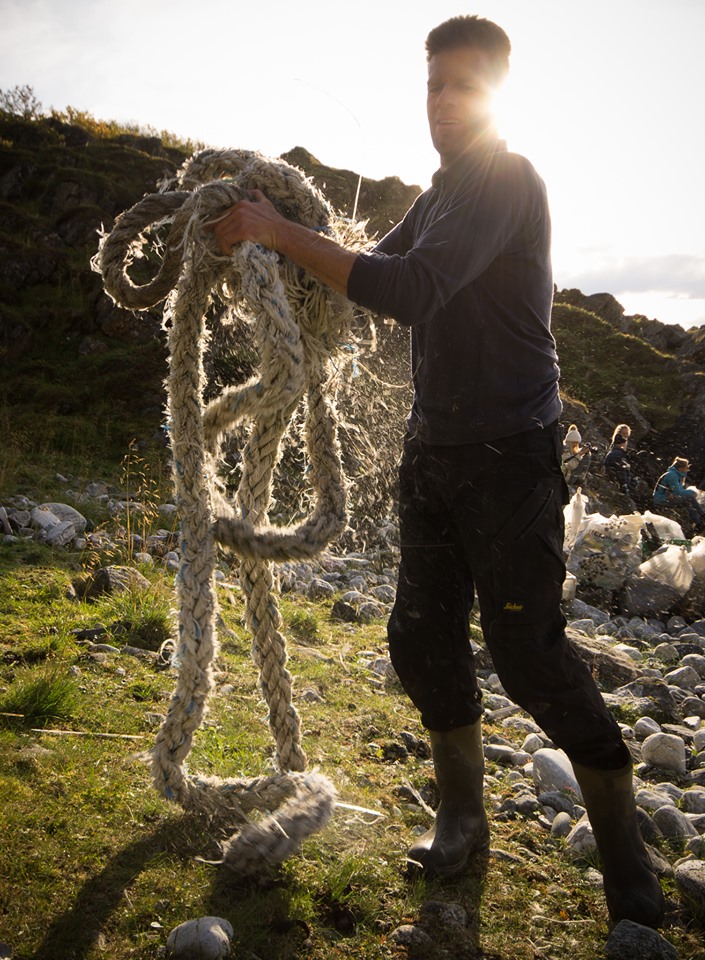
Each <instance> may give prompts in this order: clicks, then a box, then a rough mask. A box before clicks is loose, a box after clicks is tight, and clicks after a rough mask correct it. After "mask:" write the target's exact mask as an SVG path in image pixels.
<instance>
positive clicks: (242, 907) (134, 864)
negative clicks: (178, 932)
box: [18, 814, 490, 960]
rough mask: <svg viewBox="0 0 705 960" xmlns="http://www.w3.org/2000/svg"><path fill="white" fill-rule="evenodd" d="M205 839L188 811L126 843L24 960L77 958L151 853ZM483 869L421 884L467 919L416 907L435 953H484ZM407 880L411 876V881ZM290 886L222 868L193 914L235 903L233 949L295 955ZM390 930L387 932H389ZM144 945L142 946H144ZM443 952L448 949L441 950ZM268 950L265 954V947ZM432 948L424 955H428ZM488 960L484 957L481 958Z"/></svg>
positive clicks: (468, 958)
mask: <svg viewBox="0 0 705 960" xmlns="http://www.w3.org/2000/svg"><path fill="white" fill-rule="evenodd" d="M213 842H214V841H213V837H212V835H211V834H210V833H209V830H208V827H207V825H206V824H205V823H204V821H203V820H201V819H200V818H198V817H197V816H194V815H193V814H184V815H182V816H179V817H176V818H171V819H169V820H168V821H167V822H165V823H163V824H162V825H161V826H160V827H159V828H158V829H156V830H154V831H153V832H152V833H150V834H149V836H145V837H142V838H140V839H139V840H136V841H135V842H133V843H130V844H128V845H127V846H125V847H123V848H122V849H121V850H119V851H117V852H116V853H115V855H114V856H113V857H112V858H111V859H110V860H109V861H108V862H107V863H106V865H105V866H104V868H103V869H102V870H101V871H100V872H99V873H97V874H95V875H94V876H92V877H90V878H89V879H88V880H87V881H86V882H85V883H84V885H83V886H82V887H81V889H80V890H79V891H78V893H77V895H76V897H75V899H74V901H73V903H72V904H71V905H69V906H68V908H67V909H66V910H65V912H64V913H63V914H61V915H60V916H59V917H57V918H56V919H55V920H54V922H53V923H52V924H51V926H50V927H49V929H48V930H47V932H46V934H45V935H44V938H43V940H42V942H41V943H40V945H39V947H38V948H37V950H36V952H35V953H33V954H31V955H30V954H19V955H18V958H19V957H22V956H24V957H26V958H27V960H29V957H30V956H31V960H85V958H87V957H88V956H89V955H91V956H92V955H94V953H95V951H96V949H100V938H101V935H102V934H103V933H104V932H105V931H106V930H108V929H109V928H110V927H111V923H110V920H111V917H112V915H113V914H114V913H115V912H116V910H118V909H119V908H120V907H121V906H123V905H124V898H125V895H126V891H128V890H129V888H130V886H132V885H133V884H134V883H135V879H136V878H137V877H138V876H139V875H140V873H142V872H143V871H144V870H146V869H148V868H149V866H150V864H152V863H153V862H154V860H155V858H158V857H159V856H161V855H164V854H168V855H171V856H177V857H179V858H180V859H184V860H186V859H190V858H193V857H195V856H204V855H205V854H204V851H207V850H209V849H210V850H211V851H212V853H211V855H212V856H213V857H214V858H217V856H218V854H217V852H216V851H215V850H213ZM486 871H487V859H486V857H483V858H477V859H476V860H475V861H474V862H473V865H472V867H471V868H470V870H469V871H468V873H466V874H465V875H463V877H461V878H459V879H457V880H454V881H423V882H424V890H423V898H422V899H423V901H424V902H427V901H442V902H449V901H454V902H457V903H460V904H462V906H463V908H464V909H465V911H466V913H467V916H468V925H467V927H452V926H450V927H449V926H448V925H447V924H443V923H442V922H438V923H436V917H435V914H434V912H433V910H431V911H428V910H423V909H422V911H421V916H420V917H419V918H416V919H417V922H418V921H420V922H421V923H422V925H423V927H424V928H425V929H426V930H427V931H428V932H429V933H430V935H431V937H432V939H433V940H434V942H435V944H436V945H437V947H438V948H439V949H440V950H442V951H444V953H443V954H439V956H440V955H443V956H446V957H447V956H452V957H453V958H454V960H455V958H457V960H475V958H480V957H484V956H485V955H484V954H483V953H482V950H481V947H480V901H481V899H482V891H483V888H484V883H485V876H486ZM412 882H413V881H412ZM289 893H290V891H289V890H288V884H287V882H286V880H285V879H284V878H283V877H282V876H281V874H279V873H278V872H277V871H274V872H273V874H272V875H271V876H269V877H268V878H267V879H263V880H262V881H257V882H248V881H241V880H239V879H238V878H236V877H235V875H234V874H233V873H231V872H230V871H229V870H228V869H225V868H221V869H219V870H216V871H214V873H213V877H212V879H211V881H210V891H206V895H205V898H204V903H203V907H204V908H205V909H204V910H203V911H202V913H200V914H199V915H205V913H209V914H210V915H215V916H221V917H226V918H228V917H231V916H232V913H233V906H234V904H235V903H237V914H238V920H237V927H238V934H239V936H238V941H239V946H242V941H243V940H244V941H247V940H251V943H250V944H248V946H252V947H257V948H259V949H264V951H265V955H266V956H276V957H277V958H278V960H285V958H293V957H295V956H298V955H300V950H301V948H302V946H303V945H304V941H306V940H308V938H309V934H310V933H311V931H310V930H309V928H308V926H307V924H306V923H305V922H304V921H303V920H301V919H297V918H296V917H295V916H292V912H293V913H295V912H296V909H295V908H294V909H293V911H292V904H291V902H290V897H289ZM321 919H322V920H323V926H324V927H325V928H326V930H325V931H324V930H323V929H319V930H318V931H316V932H317V933H318V934H319V935H321V934H323V935H324V937H325V939H328V940H334V941H335V940H342V941H346V940H347V942H348V943H350V938H351V937H353V936H354V934H355V926H356V924H355V918H354V917H353V916H351V917H347V916H345V915H343V913H341V914H340V916H338V915H337V914H335V911H333V910H332V911H331V912H330V915H327V916H325V918H324V917H321ZM389 932H391V930H390V931H389ZM163 935H164V931H159V932H158V933H157V932H156V931H155V940H154V948H155V949H156V948H157V947H158V946H159V945H160V943H161V938H162V937H163ZM145 949H149V948H148V947H145ZM449 949H450V953H449V952H448V951H449ZM272 950H273V951H274V952H271V951H272ZM434 956H435V953H430V954H429V955H428V960H433V957H434ZM487 960H490V958H487Z"/></svg>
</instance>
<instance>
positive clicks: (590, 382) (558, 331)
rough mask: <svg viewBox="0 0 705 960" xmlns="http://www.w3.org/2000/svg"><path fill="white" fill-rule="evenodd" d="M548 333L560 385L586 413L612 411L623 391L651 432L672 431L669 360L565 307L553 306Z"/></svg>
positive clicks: (675, 404)
mask: <svg viewBox="0 0 705 960" xmlns="http://www.w3.org/2000/svg"><path fill="white" fill-rule="evenodd" d="M552 329H553V333H554V336H555V338H556V343H557V346H558V356H559V362H560V367H561V381H562V385H563V386H564V387H565V389H566V392H567V393H568V395H569V396H570V397H571V398H572V399H575V400H576V401H578V402H579V403H581V404H583V405H585V406H586V407H587V408H588V409H592V410H594V409H602V408H607V409H609V408H610V407H614V408H615V410H618V409H619V407H620V404H622V402H623V397H624V394H625V392H627V393H632V394H634V396H636V397H638V398H639V402H640V404H641V406H642V408H643V412H644V416H645V417H646V418H647V419H648V420H649V421H650V422H651V423H652V425H653V427H654V429H656V430H664V429H666V428H667V427H669V426H672V424H673V423H674V422H675V420H676V419H677V417H678V415H679V414H680V413H681V403H680V398H681V389H680V388H677V387H676V386H675V383H676V374H675V371H674V365H673V358H672V357H669V356H668V355H667V354H664V353H660V352H659V351H658V350H656V349H654V348H653V347H651V346H649V344H647V343H646V342H645V341H643V340H640V339H639V338H638V337H633V336H630V335H628V334H624V333H620V332H619V331H618V330H616V329H615V328H614V327H613V326H612V325H611V324H609V323H608V322H607V321H606V320H602V319H601V318H600V317H598V316H596V315H595V314H594V313H590V312H588V311H587V310H582V309H580V308H579V307H574V306H570V305H569V304H565V303H556V304H555V305H554V307H553V314H552ZM616 358H619V359H618V360H617V359H616ZM616 419H617V420H619V419H620V415H619V413H617V414H616Z"/></svg>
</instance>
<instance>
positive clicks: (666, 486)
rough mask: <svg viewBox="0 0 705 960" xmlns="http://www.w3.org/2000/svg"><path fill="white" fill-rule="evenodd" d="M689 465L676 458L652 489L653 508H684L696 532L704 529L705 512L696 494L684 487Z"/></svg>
mask: <svg viewBox="0 0 705 960" xmlns="http://www.w3.org/2000/svg"><path fill="white" fill-rule="evenodd" d="M689 469H690V463H689V462H688V460H686V458H685V457H676V458H675V460H674V461H673V463H672V464H671V466H670V467H669V468H668V470H666V472H665V473H663V474H662V475H661V476H660V477H659V479H658V481H657V483H656V486H655V487H654V495H653V501H654V507H655V508H656V509H658V510H663V508H664V507H665V508H666V509H669V508H678V507H685V508H686V510H687V511H688V516H689V517H690V519H691V521H692V522H693V524H694V525H695V529H696V531H701V530H703V529H704V528H705V510H703V508H702V507H701V506H700V504H699V502H698V497H697V494H696V493H695V490H693V489H692V488H688V487H686V486H685V478H686V476H687V473H688V470H689Z"/></svg>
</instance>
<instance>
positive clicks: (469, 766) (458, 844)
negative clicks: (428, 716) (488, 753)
mask: <svg viewBox="0 0 705 960" xmlns="http://www.w3.org/2000/svg"><path fill="white" fill-rule="evenodd" d="M429 734H430V739H431V750H432V754H433V766H434V768H435V771H436V782H437V783H438V790H439V792H440V795H441V802H440V805H439V807H438V811H437V812H436V819H435V822H434V824H433V826H432V827H431V829H430V830H428V831H427V832H426V833H425V834H424V835H423V836H422V837H419V839H418V840H417V842H416V843H415V844H414V845H413V847H411V849H410V850H409V853H408V854H407V857H408V859H409V861H410V862H411V863H412V864H414V865H415V866H417V867H421V869H422V870H423V871H424V873H427V874H428V875H429V876H437V877H452V876H455V875H456V874H458V873H462V871H463V870H464V869H465V867H466V866H467V863H468V860H469V858H470V855H471V854H473V853H478V852H480V851H483V850H487V848H488V847H489V840H490V831H489V826H488V824H487V815H486V814H485V807H484V804H483V775H484V771H485V762H484V756H483V752H482V726H481V721H480V720H478V721H477V722H476V723H474V724H472V726H469V727H459V728H458V729H457V730H451V731H449V732H448V733H438V732H437V731H435V730H431V731H429Z"/></svg>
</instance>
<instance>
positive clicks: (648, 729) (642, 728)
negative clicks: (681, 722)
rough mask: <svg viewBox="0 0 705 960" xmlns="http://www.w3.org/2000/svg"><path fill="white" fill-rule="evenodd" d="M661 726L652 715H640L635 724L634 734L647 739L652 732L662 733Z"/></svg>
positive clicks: (640, 738)
mask: <svg viewBox="0 0 705 960" xmlns="http://www.w3.org/2000/svg"><path fill="white" fill-rule="evenodd" d="M660 732H661V727H660V726H659V725H658V723H656V721H655V720H654V719H653V718H652V717H639V719H638V720H637V722H636V723H635V724H634V736H635V737H636V738H637V740H645V739H646V737H649V736H651V734H652V733H660Z"/></svg>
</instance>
